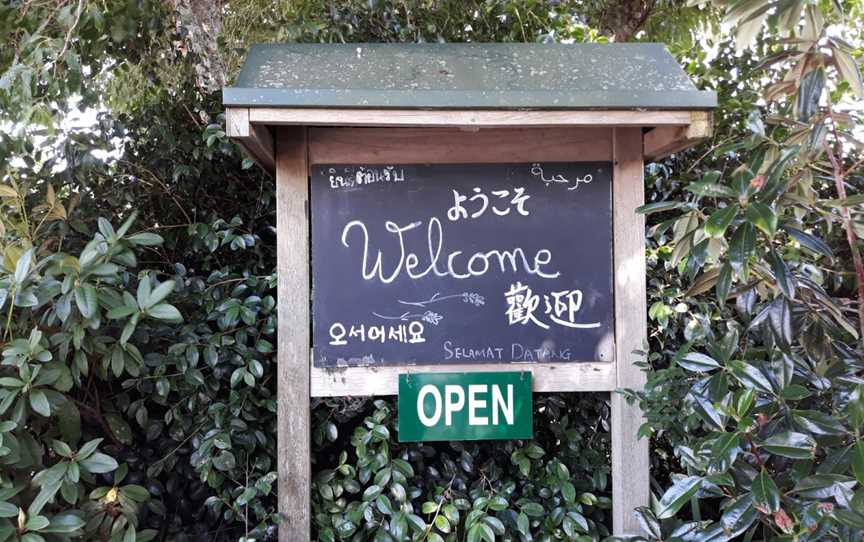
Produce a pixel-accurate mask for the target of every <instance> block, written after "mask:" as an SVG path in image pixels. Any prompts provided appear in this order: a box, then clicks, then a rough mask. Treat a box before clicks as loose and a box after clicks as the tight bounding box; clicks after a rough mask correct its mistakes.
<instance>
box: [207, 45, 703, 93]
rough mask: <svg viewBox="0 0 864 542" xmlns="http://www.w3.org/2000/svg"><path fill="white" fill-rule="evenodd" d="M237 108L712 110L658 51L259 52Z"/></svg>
mask: <svg viewBox="0 0 864 542" xmlns="http://www.w3.org/2000/svg"><path fill="white" fill-rule="evenodd" d="M223 102H224V104H225V105H227V106H235V107H318V108H343V107H347V108H351V107H361V108H418V109H434V108H455V109H465V108H472V109H473V108H476V109H483V108H488V109H632V108H645V109H707V108H713V107H715V106H716V103H717V97H716V94H715V93H714V92H710V91H700V90H698V89H696V87H695V86H694V85H693V83H692V82H691V81H690V78H689V77H688V76H687V74H686V73H684V70H682V69H681V67H680V66H679V65H678V63H677V62H676V61H675V59H674V58H673V57H672V56H671V55H670V54H669V53H668V51H667V50H666V48H665V47H664V46H663V45H662V44H655V43H623V44H504V43H482V44H480V43H459V44H456V43H450V44H366V43H363V44H268V45H254V46H252V49H251V50H250V52H249V55H248V57H247V59H246V62H245V64H244V66H243V69H242V70H241V72H240V75H239V76H238V77H237V81H236V82H235V84H234V85H233V86H230V87H226V88H225V89H224V94H223Z"/></svg>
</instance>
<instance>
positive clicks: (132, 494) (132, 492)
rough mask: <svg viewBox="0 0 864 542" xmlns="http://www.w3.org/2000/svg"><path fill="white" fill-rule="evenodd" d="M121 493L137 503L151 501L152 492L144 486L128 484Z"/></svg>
mask: <svg viewBox="0 0 864 542" xmlns="http://www.w3.org/2000/svg"><path fill="white" fill-rule="evenodd" d="M120 493H122V494H123V495H125V496H127V497H129V498H130V499H132V500H133V501H136V502H144V501H146V500H148V499H150V492H149V491H147V489H146V488H144V487H143V486H139V485H137V484H128V485H125V486H123V487H121V488H120Z"/></svg>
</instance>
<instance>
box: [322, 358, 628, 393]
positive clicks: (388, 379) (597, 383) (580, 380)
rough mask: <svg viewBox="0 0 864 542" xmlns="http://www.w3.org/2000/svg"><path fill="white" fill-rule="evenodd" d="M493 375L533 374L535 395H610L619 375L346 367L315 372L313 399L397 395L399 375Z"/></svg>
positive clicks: (515, 367) (576, 368)
mask: <svg viewBox="0 0 864 542" xmlns="http://www.w3.org/2000/svg"><path fill="white" fill-rule="evenodd" d="M490 371H492V372H494V371H531V373H532V374H533V375H534V376H533V382H534V391H535V392H562V391H611V390H614V389H615V384H616V381H617V374H616V371H615V364H614V363H612V362H582V363H579V362H577V363H572V364H566V363H565V364H557V365H554V364H548V363H536V364H533V363H532V364H528V363H511V364H506V363H501V364H498V363H496V364H482V365H478V364H473V365H423V366H417V367H345V368H340V369H320V368H316V367H313V368H312V396H313V397H338V396H342V395H351V396H364V395H396V394H397V392H398V390H399V374H402V373H410V372H418V373H419V372H422V373H463V372H464V373H468V372H490Z"/></svg>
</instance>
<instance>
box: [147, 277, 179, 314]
mask: <svg viewBox="0 0 864 542" xmlns="http://www.w3.org/2000/svg"><path fill="white" fill-rule="evenodd" d="M175 284H176V283H175V282H174V281H173V280H166V281H165V282H163V283H162V284H160V285H159V286H157V287H156V288H154V289H153V291H152V292H150V296H149V297H148V299H147V306H145V307H142V308H144V309H149V308H150V307H152V306H153V305H156V304H157V303H159V302H161V301H162V300H163V299H165V298H166V297H168V295H169V294H170V293H171V292H173V291H174V286H175Z"/></svg>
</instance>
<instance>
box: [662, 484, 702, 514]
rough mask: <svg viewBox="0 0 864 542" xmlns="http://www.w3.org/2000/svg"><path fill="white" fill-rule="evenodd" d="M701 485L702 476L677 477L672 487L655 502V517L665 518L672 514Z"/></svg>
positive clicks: (687, 500) (685, 502) (686, 501)
mask: <svg viewBox="0 0 864 542" xmlns="http://www.w3.org/2000/svg"><path fill="white" fill-rule="evenodd" d="M701 485H702V478H701V477H699V476H685V477H682V478H679V479H678V480H677V481H676V482H675V484H674V485H672V487H670V488H669V489H667V490H666V493H664V494H663V497H662V498H661V499H660V502H659V503H658V504H657V517H658V518H659V519H665V518H670V517H672V516H674V515H675V514H676V513H677V512H678V510H680V509H681V507H682V506H684V505H685V504H687V503H688V502H689V501H690V497H692V496H693V495H695V494H696V492H697V491H698V490H699V487H700V486H701Z"/></svg>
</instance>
